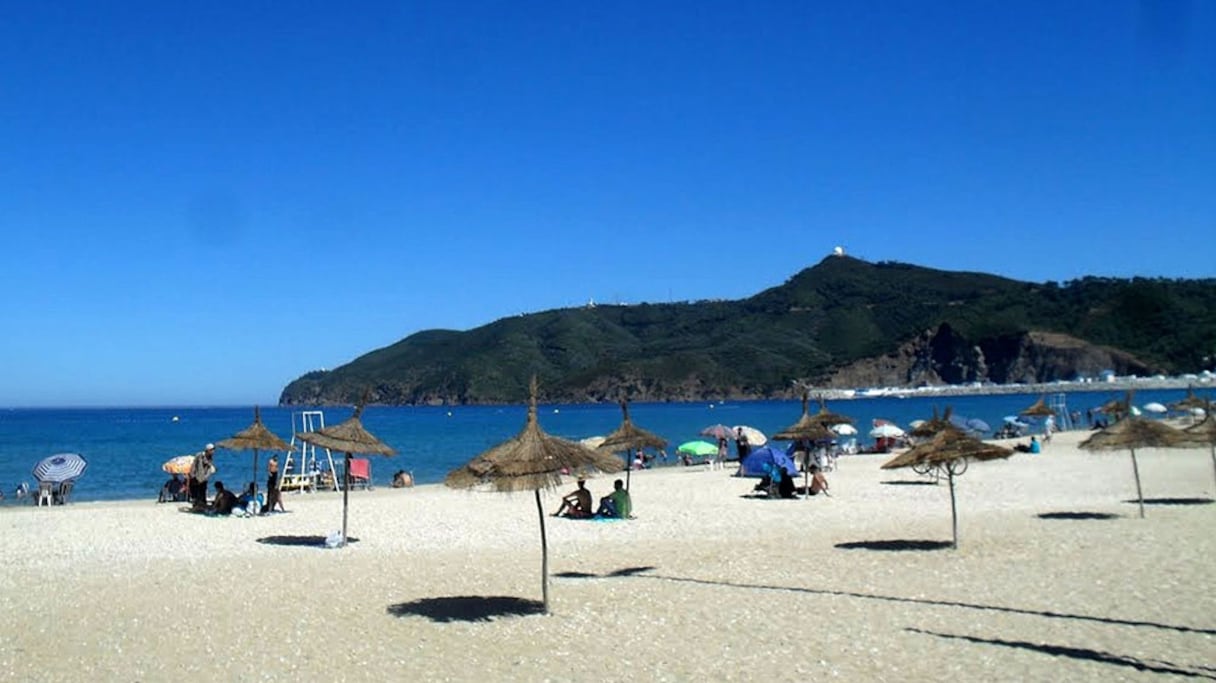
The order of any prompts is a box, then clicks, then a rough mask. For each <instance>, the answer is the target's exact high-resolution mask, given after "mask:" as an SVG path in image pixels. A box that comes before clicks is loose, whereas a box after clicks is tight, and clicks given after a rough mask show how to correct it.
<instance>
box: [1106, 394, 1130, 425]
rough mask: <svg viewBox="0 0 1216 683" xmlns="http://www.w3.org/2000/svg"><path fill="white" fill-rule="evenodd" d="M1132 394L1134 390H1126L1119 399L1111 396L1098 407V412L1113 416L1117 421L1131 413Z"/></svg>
mask: <svg viewBox="0 0 1216 683" xmlns="http://www.w3.org/2000/svg"><path fill="white" fill-rule="evenodd" d="M1134 394H1135V392H1132V391H1128V392H1127V393H1126V394H1124V396H1123V398H1121V399H1120V398H1112V399H1111V400H1109V401H1107V402H1106V403H1103V404H1102V405H1101V406H1100V407H1099V408H1098V412H1099V413H1102V414H1103V415H1110V416H1112V417H1114V418H1115V422H1118V421H1119V420H1122V419H1123V418H1125V417H1128V416H1130V415H1131V414H1132V396H1133V395H1134Z"/></svg>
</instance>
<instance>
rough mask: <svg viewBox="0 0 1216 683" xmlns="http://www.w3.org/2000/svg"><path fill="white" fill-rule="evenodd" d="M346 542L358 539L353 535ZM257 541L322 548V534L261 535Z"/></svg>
mask: <svg viewBox="0 0 1216 683" xmlns="http://www.w3.org/2000/svg"><path fill="white" fill-rule="evenodd" d="M346 542H347V543H358V542H359V539H357V538H354V537H353V536H352V537H350V538H347V539H346ZM258 543H262V544H264V545H286V546H309V547H314V548H324V547H326V546H325V537H324V536H263V537H262V538H259V539H258Z"/></svg>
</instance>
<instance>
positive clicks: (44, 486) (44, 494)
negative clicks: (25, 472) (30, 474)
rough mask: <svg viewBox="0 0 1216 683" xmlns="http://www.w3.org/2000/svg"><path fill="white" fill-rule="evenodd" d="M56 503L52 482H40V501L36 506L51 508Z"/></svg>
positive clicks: (36, 502)
mask: <svg viewBox="0 0 1216 683" xmlns="http://www.w3.org/2000/svg"><path fill="white" fill-rule="evenodd" d="M54 501H55V494H54V491H53V489H52V485H51V482H49V481H40V482H38V500H36V501H35V504H36V505H38V506H43V505H46V506H50V505H51V504H52V503H53V502H54Z"/></svg>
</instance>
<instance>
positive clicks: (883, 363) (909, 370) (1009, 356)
mask: <svg viewBox="0 0 1216 683" xmlns="http://www.w3.org/2000/svg"><path fill="white" fill-rule="evenodd" d="M1103 370H1113V371H1114V372H1115V373H1116V374H1119V375H1151V374H1154V373H1156V372H1157V371H1158V369H1157V368H1156V367H1154V366H1152V365H1150V364H1148V363H1145V362H1142V361H1140V360H1139V359H1137V358H1136V357H1134V356H1132V355H1131V354H1129V353H1126V352H1124V351H1120V350H1118V349H1112V348H1108V347H1104V346H1099V345H1096V344H1091V343H1089V342H1086V341H1084V340H1081V339H1077V338H1076V337H1071V336H1069V335H1066V334H1060V333H1055V332H1039V331H1032V332H1025V333H1019V334H1006V335H1000V336H996V337H991V338H987V339H975V340H973V339H968V338H966V337H964V336H963V335H961V334H959V333H958V332H956V331H955V330H954V329H953V328H951V327H950V325H946V324H943V325H941V326H939V327H938V328H937V329H933V330H926V331H924V332H922V333H921V334H919V335H918V336H917V337H915V338H914V339H912V340H910V341H908V342H905V343H904V344H901V345H900V346H899V348H897V349H896V350H895V351H893V352H891V353H887V354H883V355H881V356H877V357H874V358H864V359H862V360H859V361H856V362H854V363H851V364H849V365H847V366H845V367H843V368H840V369H839V370H836V371H835V372H833V373H831V375H830V376H829V377H828V378H827V379H826V381H825V382H824V383H825V384H826V385H827V386H832V387H841V388H848V387H863V386H927V385H939V384H967V383H971V382H993V383H996V384H1007V383H1011V382H1018V383H1024V384H1030V383H1036V382H1053V381H1056V380H1072V379H1076V378H1077V377H1097V376H1098V374H1099V373H1101V372H1102V371H1103Z"/></svg>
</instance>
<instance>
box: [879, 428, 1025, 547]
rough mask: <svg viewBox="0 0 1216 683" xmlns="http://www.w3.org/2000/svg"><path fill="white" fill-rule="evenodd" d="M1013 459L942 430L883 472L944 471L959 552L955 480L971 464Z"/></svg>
mask: <svg viewBox="0 0 1216 683" xmlns="http://www.w3.org/2000/svg"><path fill="white" fill-rule="evenodd" d="M1011 455H1013V450H1012V449H1009V448H1005V447H1004V446H998V445H996V444H990V443H985V442H983V441H980V440H979V439H976V438H974V437H971V436H968V435H966V434H965V433H963V432H962V431H959V430H957V429H956V430H953V431H951V430H943V431H941V432H938V433H937V434H936V435H935V436H934V437H933V439H932V440H930V441H927V442H925V443H922V444H920V445H917V446H915V447H913V448H910V449H908V450H907V451H906V452H904V453H901V454H900V455H897V456H895V457H894V458H891V459H890V460H888V461H887V462H885V463H883V465H882V469H884V470H891V469H897V468H900V467H915V466H917V465H929V466H932V467H936V468H938V469H940V470H942V471H945V473H946V477H947V479H948V480H949V483H950V525H951V529H952V531H953V534H954V540H953V545H954V547H955V548H958V506H957V503H956V499H955V495H954V478H955V477H957V476H960V475H962V474H963V472H965V471H967V463H968V461H970V460H979V461H983V460H997V459H1001V458H1008V457H1009V456H1011Z"/></svg>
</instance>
